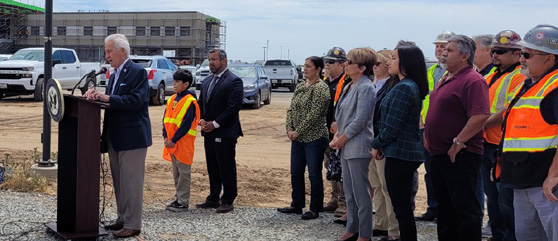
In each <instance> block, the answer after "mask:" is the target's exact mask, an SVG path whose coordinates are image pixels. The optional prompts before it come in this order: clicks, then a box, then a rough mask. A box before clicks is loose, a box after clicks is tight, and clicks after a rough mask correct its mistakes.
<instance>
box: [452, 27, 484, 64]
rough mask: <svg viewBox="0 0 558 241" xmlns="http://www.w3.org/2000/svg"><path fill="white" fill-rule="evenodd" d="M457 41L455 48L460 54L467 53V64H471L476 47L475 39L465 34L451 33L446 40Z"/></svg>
mask: <svg viewBox="0 0 558 241" xmlns="http://www.w3.org/2000/svg"><path fill="white" fill-rule="evenodd" d="M452 42H454V43H457V49H459V53H460V54H468V55H469V58H468V59H467V64H469V65H473V60H475V50H476V49H477V47H476V44H475V41H474V40H473V39H471V38H469V37H467V36H465V35H461V34H458V35H453V36H451V38H450V39H449V40H448V43H452Z"/></svg>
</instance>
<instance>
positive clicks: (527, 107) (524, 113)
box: [502, 70, 558, 152]
mask: <svg viewBox="0 0 558 241" xmlns="http://www.w3.org/2000/svg"><path fill="white" fill-rule="evenodd" d="M556 87H558V70H554V71H552V72H551V73H549V74H548V75H546V76H545V77H543V78H542V79H541V80H540V81H539V82H538V83H536V84H535V85H534V86H533V87H531V88H530V89H529V90H527V92H525V94H524V95H523V96H520V97H518V98H519V100H518V101H517V102H516V103H515V104H514V105H513V106H511V107H509V108H508V109H507V112H508V118H507V120H506V131H505V133H504V144H503V148H502V151H503V152H512V151H515V152H542V151H545V150H547V149H551V148H556V146H557V143H558V126H556V125H549V124H547V123H546V122H545V121H544V120H543V118H542V115H541V112H540V110H539V109H540V103H541V101H542V99H543V98H544V97H545V96H546V95H547V94H548V93H549V92H550V91H551V90H553V89H555V88H556ZM520 89H521V88H518V90H517V91H516V94H515V95H517V93H518V92H519V90H520Z"/></svg>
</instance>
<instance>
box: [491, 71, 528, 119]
mask: <svg viewBox="0 0 558 241" xmlns="http://www.w3.org/2000/svg"><path fill="white" fill-rule="evenodd" d="M518 74H521V66H517V68H515V70H514V71H512V72H510V73H507V74H504V75H502V76H501V77H500V79H501V80H500V81H499V83H498V80H496V82H495V83H494V84H498V86H497V87H496V93H494V99H493V100H492V103H491V104H490V113H491V114H496V112H498V111H499V110H501V109H502V108H504V107H505V106H506V103H509V101H511V98H513V94H509V87H510V85H511V83H512V79H513V78H514V77H515V76H516V75H518ZM508 100H509V101H508Z"/></svg>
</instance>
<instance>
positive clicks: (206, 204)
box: [196, 200, 221, 209]
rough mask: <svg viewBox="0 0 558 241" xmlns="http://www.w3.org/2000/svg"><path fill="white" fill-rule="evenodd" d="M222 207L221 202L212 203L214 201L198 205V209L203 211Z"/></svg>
mask: <svg viewBox="0 0 558 241" xmlns="http://www.w3.org/2000/svg"><path fill="white" fill-rule="evenodd" d="M220 205H221V204H220V203H219V202H212V201H207V200H205V202H203V203H198V204H196V208H203V209H207V208H218V207H219V206H220Z"/></svg>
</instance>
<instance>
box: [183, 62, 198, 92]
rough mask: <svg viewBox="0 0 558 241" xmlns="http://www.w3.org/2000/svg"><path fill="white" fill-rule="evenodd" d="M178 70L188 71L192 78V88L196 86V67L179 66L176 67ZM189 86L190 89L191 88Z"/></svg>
mask: <svg viewBox="0 0 558 241" xmlns="http://www.w3.org/2000/svg"><path fill="white" fill-rule="evenodd" d="M178 68H179V69H185V70H188V71H190V73H191V74H192V77H194V83H193V84H192V86H196V71H197V69H198V68H196V66H193V65H181V66H178ZM192 86H190V87H192Z"/></svg>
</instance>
